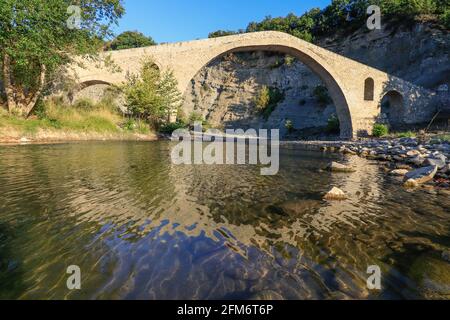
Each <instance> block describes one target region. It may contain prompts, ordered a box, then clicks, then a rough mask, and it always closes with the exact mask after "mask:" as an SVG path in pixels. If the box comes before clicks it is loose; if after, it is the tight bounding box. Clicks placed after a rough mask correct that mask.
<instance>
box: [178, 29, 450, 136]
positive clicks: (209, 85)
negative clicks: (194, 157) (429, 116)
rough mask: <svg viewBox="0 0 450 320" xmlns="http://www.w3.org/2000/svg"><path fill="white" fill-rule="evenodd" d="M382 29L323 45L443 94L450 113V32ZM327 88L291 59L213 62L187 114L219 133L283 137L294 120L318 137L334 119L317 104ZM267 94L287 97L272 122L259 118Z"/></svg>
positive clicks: (194, 85)
mask: <svg viewBox="0 0 450 320" xmlns="http://www.w3.org/2000/svg"><path fill="white" fill-rule="evenodd" d="M384 26H385V28H384V29H382V30H377V31H369V30H367V29H365V28H363V29H361V30H359V31H356V32H355V33H353V34H351V35H349V36H346V37H342V36H334V37H329V38H324V39H320V40H319V41H318V44H319V45H320V46H322V47H325V48H327V49H329V50H331V51H334V52H336V53H339V54H342V55H344V56H347V57H349V58H352V59H354V60H357V61H360V62H362V63H364V64H367V65H370V66H372V67H375V68H378V69H380V70H383V71H386V72H388V73H391V74H393V75H395V76H397V77H400V78H402V79H405V80H407V81H410V82H412V83H414V84H418V85H420V86H423V87H425V88H428V89H431V90H433V91H437V92H438V93H439V95H440V96H441V101H442V105H443V106H446V105H450V103H447V102H446V101H448V96H449V93H448V87H449V76H448V75H449V74H450V63H449V52H450V50H449V49H450V48H449V46H450V38H449V34H448V32H447V31H444V30H439V29H437V28H434V27H433V26H432V25H431V24H427V23H424V24H417V25H415V26H413V27H410V28H408V27H405V26H400V27H399V26H396V27H395V26H394V25H392V24H385V25H384ZM321 85H322V83H321V81H320V79H319V78H318V77H317V76H316V75H315V74H313V73H312V72H311V71H310V70H309V69H308V68H307V67H306V66H304V65H303V64H302V63H301V62H299V61H296V60H294V61H292V59H291V58H287V57H286V56H285V55H282V54H274V53H269V52H252V53H251V52H246V53H235V54H229V55H227V56H224V57H221V58H218V59H216V60H215V61H213V62H211V63H210V64H209V65H207V66H206V67H204V68H203V69H202V70H201V71H200V72H199V73H198V74H197V75H196V77H194V79H193V80H192V82H191V86H190V87H189V88H188V90H187V91H186V92H185V106H184V111H185V113H187V114H189V113H191V112H197V113H201V114H202V115H203V116H204V117H205V118H206V119H208V121H209V122H210V123H211V124H212V125H214V126H218V127H220V126H222V125H223V126H225V127H234V128H236V127H238V128H243V129H245V128H248V127H253V128H261V127H263V128H264V127H265V128H279V129H281V130H282V132H284V133H285V132H286V129H285V123H286V121H287V120H290V121H291V122H292V123H293V125H294V128H296V129H306V128H316V129H319V130H318V131H320V128H322V129H323V127H324V126H326V125H327V120H328V119H329V118H330V117H331V116H332V115H333V114H334V113H335V112H336V111H335V108H334V106H333V105H332V103H331V104H327V103H325V104H324V103H323V101H322V102H320V101H319V100H320V99H319V97H318V96H317V90H315V89H316V88H317V87H318V86H321ZM262 86H268V87H274V88H277V89H278V90H280V91H281V92H282V93H283V94H284V100H282V101H281V102H280V103H279V104H278V105H277V107H276V108H275V111H273V113H272V114H271V115H270V116H269V117H268V119H267V120H265V119H264V118H263V117H261V116H260V115H259V114H258V113H257V112H256V111H255V108H256V106H255V103H254V100H255V97H256V96H257V95H258V92H259V91H260V90H261V87H262ZM431 107H434V106H430V108H431ZM322 131H323V130H322Z"/></svg>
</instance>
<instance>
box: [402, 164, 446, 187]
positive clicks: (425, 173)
mask: <svg viewBox="0 0 450 320" xmlns="http://www.w3.org/2000/svg"><path fill="white" fill-rule="evenodd" d="M437 170H438V167H437V166H430V167H423V168H420V169H417V170H413V171H410V172H408V173H407V174H406V175H405V181H406V182H407V181H409V180H414V181H415V182H416V183H418V184H421V183H425V182H428V181H430V180H432V179H433V178H434V176H435V175H436V173H437Z"/></svg>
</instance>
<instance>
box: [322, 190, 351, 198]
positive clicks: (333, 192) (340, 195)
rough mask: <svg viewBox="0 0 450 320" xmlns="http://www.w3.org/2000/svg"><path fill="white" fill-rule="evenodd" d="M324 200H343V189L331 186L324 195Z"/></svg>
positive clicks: (344, 196)
mask: <svg viewBox="0 0 450 320" xmlns="http://www.w3.org/2000/svg"><path fill="white" fill-rule="evenodd" d="M324 199H325V200H345V199H347V196H346V195H345V193H344V191H342V190H341V189H339V188H336V187H333V189H331V190H330V191H329V192H328V193H327V194H326V195H325V197H324Z"/></svg>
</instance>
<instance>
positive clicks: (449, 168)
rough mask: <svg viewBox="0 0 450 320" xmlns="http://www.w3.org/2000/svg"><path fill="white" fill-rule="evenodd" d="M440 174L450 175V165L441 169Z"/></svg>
mask: <svg viewBox="0 0 450 320" xmlns="http://www.w3.org/2000/svg"><path fill="white" fill-rule="evenodd" d="M440 172H441V173H443V174H450V163H448V164H446V165H445V166H444V167H443V168H441V170H440Z"/></svg>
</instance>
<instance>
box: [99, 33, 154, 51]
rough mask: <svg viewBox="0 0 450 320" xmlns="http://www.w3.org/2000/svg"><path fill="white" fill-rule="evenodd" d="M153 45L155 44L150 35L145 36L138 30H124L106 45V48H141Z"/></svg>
mask: <svg viewBox="0 0 450 320" xmlns="http://www.w3.org/2000/svg"><path fill="white" fill-rule="evenodd" d="M154 45H156V42H155V41H154V40H153V39H152V37H147V36H146V35H144V34H143V33H141V32H138V31H125V32H123V33H121V34H119V35H118V36H117V37H116V38H115V39H114V40H113V41H111V43H110V44H108V45H107V50H123V49H131V48H142V47H149V46H154Z"/></svg>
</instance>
